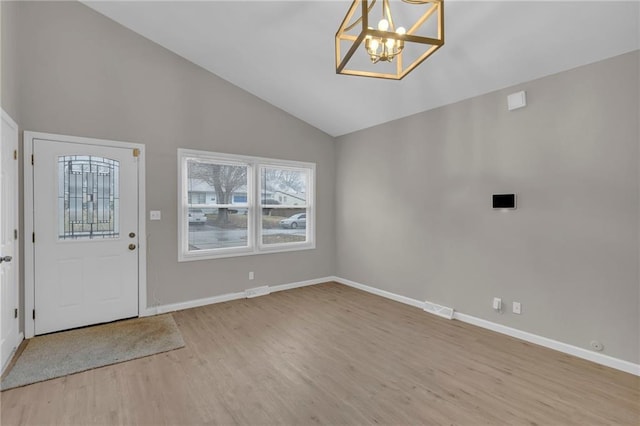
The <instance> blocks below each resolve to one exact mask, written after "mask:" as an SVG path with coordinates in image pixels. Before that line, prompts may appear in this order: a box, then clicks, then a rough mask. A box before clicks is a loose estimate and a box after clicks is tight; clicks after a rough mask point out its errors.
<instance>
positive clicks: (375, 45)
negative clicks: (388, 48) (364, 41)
mask: <svg viewBox="0 0 640 426" xmlns="http://www.w3.org/2000/svg"><path fill="white" fill-rule="evenodd" d="M370 43H371V44H370V45H369V46H370V47H371V51H372V52H375V51H377V50H378V39H377V38H374V39H372V40H371V42H370Z"/></svg>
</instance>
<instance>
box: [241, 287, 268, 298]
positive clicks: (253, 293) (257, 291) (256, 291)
mask: <svg viewBox="0 0 640 426" xmlns="http://www.w3.org/2000/svg"><path fill="white" fill-rule="evenodd" d="M270 293H271V289H270V288H269V286H268V285H263V286H262V287H254V288H248V289H246V290H245V291H244V295H245V297H246V298H247V299H251V298H252V297H258V296H266V295H267V294H270Z"/></svg>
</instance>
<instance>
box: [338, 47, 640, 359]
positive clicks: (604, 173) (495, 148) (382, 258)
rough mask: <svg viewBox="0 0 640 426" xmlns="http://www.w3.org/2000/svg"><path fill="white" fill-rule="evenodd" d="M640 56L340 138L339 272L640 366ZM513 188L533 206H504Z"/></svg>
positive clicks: (621, 58)
mask: <svg viewBox="0 0 640 426" xmlns="http://www.w3.org/2000/svg"><path fill="white" fill-rule="evenodd" d="M638 61H639V58H638V52H637V51H636V52H632V53H630V54H626V55H623V56H619V57H616V58H613V59H610V60H606V61H603V62H599V63H595V64H591V65H588V66H584V67H581V68H578V69H575V70H571V71H568V72H564V73H560V74H557V75H553V76H549V77H546V78H542V79H540V80H536V81H532V82H529V83H525V84H521V85H518V86H516V87H512V88H509V89H506V90H502V91H498V92H494V93H489V94H487V95H484V96H480V97H477V98H473V99H469V100H466V101H463V102H460V103H457V104H453V105H449V106H446V107H442V108H439V109H436V110H432V111H428V112H425V113H421V114H417V115H414V116H411V117H407V118H404V119H401V120H397V121H394V122H390V123H387V124H384V125H381V126H377V127H375V128H371V129H367V130H363V131H360V132H356V133H353V134H350V135H346V136H343V137H341V138H338V153H337V158H338V179H337V182H338V183H339V184H338V186H337V193H336V196H337V199H336V206H337V216H336V226H337V229H336V231H337V234H336V235H337V248H338V257H337V259H338V260H337V274H336V275H338V276H340V277H342V278H346V279H350V280H353V281H356V282H360V283H363V284H367V285H370V286H373V287H376V288H380V289H384V290H388V291H391V292H394V293H398V294H401V295H405V296H408V297H412V298H415V299H418V300H429V301H432V302H435V303H439V304H442V305H445V306H450V307H453V308H455V309H456V310H459V311H460V312H463V313H466V314H470V315H473V316H476V317H479V318H483V319H486V320H489V321H493V322H496V323H500V324H505V325H507V326H510V327H514V328H517V329H520V330H525V331H529V332H532V333H535V334H539V335H542V336H546V337H549V338H552V339H556V340H559V341H562V342H566V343H569V344H573V345H576V346H580V347H589V342H590V341H591V340H593V339H597V340H600V341H601V342H602V343H603V344H604V345H605V353H606V354H609V355H612V356H614V357H618V358H621V359H624V360H628V361H631V362H636V363H637V362H639V361H640V353H639V352H640V351H639V341H638V339H639V336H640V327H639V318H640V313H639V304H638V300H639V294H638V293H639V279H638V255H639V253H638V235H639V229H638V227H639V225H638V218H639V215H638V191H639V187H638V181H639V180H638V137H639V135H638V116H639V110H638V79H639V75H638ZM519 90H526V92H527V100H528V103H529V105H528V106H527V107H526V108H524V109H520V110H515V111H513V112H508V111H507V108H506V96H507V95H508V94H510V93H513V92H515V91H519ZM424 95H425V96H428V95H429V94H428V93H425V94H424ZM505 192H506V193H509V192H515V193H517V194H518V208H517V210H513V211H495V210H493V209H492V208H491V195H492V194H493V193H505ZM494 296H497V297H501V298H503V300H504V301H505V302H506V303H507V304H508V305H509V306H508V312H505V313H504V314H498V313H495V312H494V311H493V310H492V308H491V301H492V298H493V297H494ZM512 301H519V302H521V303H522V315H514V314H512V313H510V304H511V302H512Z"/></svg>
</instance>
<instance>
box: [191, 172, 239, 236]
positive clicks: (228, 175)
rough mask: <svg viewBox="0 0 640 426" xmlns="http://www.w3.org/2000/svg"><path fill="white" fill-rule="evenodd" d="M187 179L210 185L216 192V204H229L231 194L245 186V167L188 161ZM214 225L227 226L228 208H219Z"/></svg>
mask: <svg viewBox="0 0 640 426" xmlns="http://www.w3.org/2000/svg"><path fill="white" fill-rule="evenodd" d="M188 166H189V178H190V179H200V180H202V181H205V182H207V183H208V184H209V185H211V186H212V187H213V188H214V190H215V192H216V204H222V205H225V204H231V203H232V200H233V198H232V197H233V193H234V192H235V191H237V190H238V189H239V188H242V187H246V185H247V166H232V165H226V164H210V163H200V162H193V161H190V162H189V163H188ZM215 223H216V224H217V225H227V224H229V208H228V207H219V208H218V215H217V217H216V220H215Z"/></svg>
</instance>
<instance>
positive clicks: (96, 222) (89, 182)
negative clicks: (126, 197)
mask: <svg viewBox="0 0 640 426" xmlns="http://www.w3.org/2000/svg"><path fill="white" fill-rule="evenodd" d="M119 170H120V162H119V161H117V160H111V159H109V158H102V157H94V156H89V155H67V156H61V157H58V239H60V240H67V239H74V240H79V239H81V240H93V239H99V238H118V236H119V223H118V214H119V203H120V195H119Z"/></svg>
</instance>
